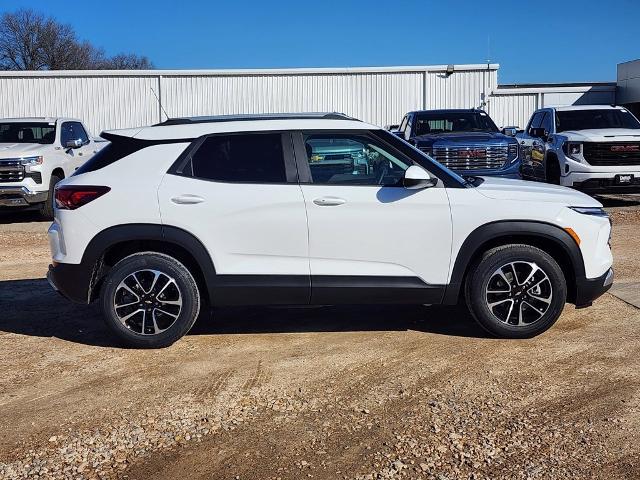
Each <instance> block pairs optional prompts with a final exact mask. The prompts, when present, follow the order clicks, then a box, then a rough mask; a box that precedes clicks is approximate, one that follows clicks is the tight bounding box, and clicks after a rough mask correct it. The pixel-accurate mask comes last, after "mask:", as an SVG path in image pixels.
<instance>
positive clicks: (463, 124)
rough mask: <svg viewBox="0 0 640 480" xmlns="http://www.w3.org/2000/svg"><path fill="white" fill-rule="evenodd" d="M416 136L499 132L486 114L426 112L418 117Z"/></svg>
mask: <svg viewBox="0 0 640 480" xmlns="http://www.w3.org/2000/svg"><path fill="white" fill-rule="evenodd" d="M415 128H416V132H415V134H416V135H429V134H437V133H451V132H497V131H498V127H496V125H495V123H493V121H492V120H491V118H489V115H487V114H486V113H484V112H425V113H418V114H417V115H416V123H415Z"/></svg>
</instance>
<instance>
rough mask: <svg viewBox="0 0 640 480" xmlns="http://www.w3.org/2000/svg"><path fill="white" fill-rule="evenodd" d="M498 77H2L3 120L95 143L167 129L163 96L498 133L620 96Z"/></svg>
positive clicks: (193, 111)
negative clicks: (155, 127) (442, 114)
mask: <svg viewBox="0 0 640 480" xmlns="http://www.w3.org/2000/svg"><path fill="white" fill-rule="evenodd" d="M497 73H498V65H495V64H491V65H454V66H453V73H447V66H446V65H437V66H418V67H373V68H337V69H329V68H316V69H284V70H195V71H180V70H164V71H163V70H150V71H125V72H121V71H95V72H91V71H89V72H87V71H81V72H75V71H57V72H56V71H49V72H0V117H24V116H37V117H42V116H68V117H78V118H81V119H83V120H84V121H85V122H86V124H87V126H88V127H89V128H90V130H91V131H92V133H93V134H98V133H99V132H101V131H102V130H108V129H114V128H126V127H135V126H141V125H149V124H152V123H156V122H158V121H161V120H164V119H165V118H166V116H164V115H163V114H162V113H161V110H160V105H159V102H158V100H157V99H156V97H155V95H158V96H159V97H160V99H161V100H162V105H163V107H164V109H165V110H166V111H167V113H168V114H169V115H170V116H172V117H176V116H190V115H220V114H229V113H279V112H305V111H337V112H343V113H346V114H347V115H351V116H353V117H355V118H359V119H361V120H364V121H367V122H370V123H374V124H377V125H385V124H389V123H398V122H400V120H401V118H402V116H403V115H404V114H405V113H406V112H407V111H410V110H417V109H423V108H427V109H436V108H473V107H484V108H486V109H487V111H488V112H489V114H490V115H491V116H492V117H493V119H494V120H495V122H496V124H497V125H498V126H507V125H517V126H520V127H524V125H525V124H526V122H527V120H528V118H529V116H530V115H531V113H532V112H533V111H534V110H535V108H537V107H540V106H543V105H551V104H556V105H558V104H563V105H566V104H571V103H613V102H614V99H615V87H613V86H611V87H607V86H602V85H600V86H595V87H593V88H590V87H584V86H582V87H577V88H573V87H571V86H569V87H566V88H565V87H562V88H559V87H553V88H546V87H539V88H534V89H531V88H525V89H518V88H508V89H507V88H505V89H500V88H498V84H497ZM152 89H153V91H152ZM154 92H155V95H154ZM550 102H553V103H550Z"/></svg>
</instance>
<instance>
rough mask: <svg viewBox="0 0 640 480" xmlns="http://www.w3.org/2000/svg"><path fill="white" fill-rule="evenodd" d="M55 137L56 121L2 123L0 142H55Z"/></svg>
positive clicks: (0, 126)
mask: <svg viewBox="0 0 640 480" xmlns="http://www.w3.org/2000/svg"><path fill="white" fill-rule="evenodd" d="M55 139H56V125H55V123H40V122H2V123H0V143H53V142H54V141H55Z"/></svg>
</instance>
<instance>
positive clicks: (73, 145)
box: [65, 138, 82, 148]
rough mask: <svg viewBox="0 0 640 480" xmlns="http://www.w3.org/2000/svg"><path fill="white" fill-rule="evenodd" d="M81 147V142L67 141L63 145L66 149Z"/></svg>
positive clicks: (78, 140)
mask: <svg viewBox="0 0 640 480" xmlns="http://www.w3.org/2000/svg"><path fill="white" fill-rule="evenodd" d="M81 146H82V140H80V139H79V138H78V139H77V140H69V141H68V142H67V144H66V145H65V147H66V148H80V147H81Z"/></svg>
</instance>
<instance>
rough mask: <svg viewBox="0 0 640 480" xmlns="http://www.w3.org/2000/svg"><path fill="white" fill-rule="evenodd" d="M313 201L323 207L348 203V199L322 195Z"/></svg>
mask: <svg viewBox="0 0 640 480" xmlns="http://www.w3.org/2000/svg"><path fill="white" fill-rule="evenodd" d="M313 203H315V204H316V205H319V206H321V207H335V206H337V205H343V204H345V203H347V201H346V200H345V199H344V198H339V197H320V198H316V199H315V200H314V201H313Z"/></svg>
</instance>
